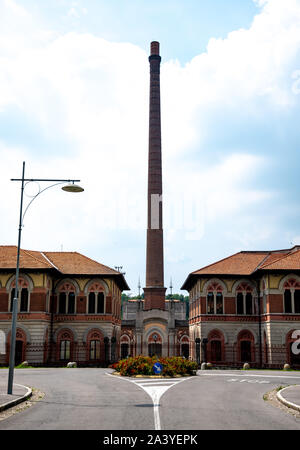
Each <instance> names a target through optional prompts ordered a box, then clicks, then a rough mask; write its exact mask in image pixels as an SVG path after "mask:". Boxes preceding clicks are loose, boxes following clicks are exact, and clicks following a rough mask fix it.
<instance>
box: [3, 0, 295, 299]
mask: <svg viewBox="0 0 300 450" xmlns="http://www.w3.org/2000/svg"><path fill="white" fill-rule="evenodd" d="M154 40H157V41H159V42H160V53H161V57H162V63H161V113H162V160H163V203H164V253H165V261H164V266H165V286H166V287H167V288H169V286H170V279H171V278H172V285H173V293H175V292H177V293H183V294H185V295H186V294H187V293H186V291H180V287H181V286H182V284H183V282H184V281H185V279H186V278H187V276H188V274H189V273H190V272H192V271H195V270H197V269H199V268H201V267H203V266H206V265H208V264H211V263H213V262H215V261H217V260H219V259H222V258H225V257H227V256H229V255H231V254H233V253H236V252H239V251H241V250H275V249H280V248H290V247H291V246H293V245H297V244H299V245H300V229H299V223H300V205H299V195H300V183H299V143H300V127H299V110H300V102H299V100H300V58H299V56H300V0H285V1H282V0H255V1H254V0H242V1H239V2H237V1H236V0H226V1H225V0H159V1H158V0H152V1H151V2H150V1H148V0H110V1H108V0H84V1H83V0H82V1H80V0H78V1H70V0H43V2H41V1H39V0H0V157H1V159H0V192H1V194H0V201H1V220H0V235H1V245H17V234H18V220H19V205H20V183H18V182H12V181H10V180H11V178H20V177H21V174H22V162H23V161H25V163H26V166H25V167H26V168H25V176H26V177H27V178H55V179H56V178H61V179H71V178H72V179H73V178H75V179H80V180H81V182H80V183H79V184H81V185H82V186H83V187H84V189H85V190H84V192H83V193H80V194H70V193H67V192H64V191H62V190H61V189H60V187H59V186H57V187H53V188H51V189H47V190H46V191H45V192H43V193H41V195H39V196H38V197H36V199H35V200H34V201H33V203H32V205H31V206H30V208H29V209H28V212H27V213H26V215H25V217H24V227H23V230H22V242H21V246H22V248H24V249H30V250H40V251H62V250H63V251H77V252H80V253H83V254H85V255H86V256H88V257H90V258H92V259H95V260H97V261H99V262H101V263H103V264H105V265H108V266H110V267H112V268H114V267H116V266H118V267H120V266H122V271H124V272H125V273H126V275H125V277H126V280H127V282H128V284H129V286H130V289H131V291H130V292H131V294H132V295H133V294H137V292H138V288H137V286H138V280H139V278H140V281H141V286H142V287H144V285H145V261H146V254H145V253H146V252H145V247H146V214H147V205H146V198H147V196H146V192H147V156H148V154H147V152H148V119H149V116H148V108H149V103H148V102H149V63H148V55H149V50H150V42H151V41H154ZM46 186H47V185H46V184H44V183H40V186H39V185H38V184H37V183H29V184H28V185H27V186H26V188H25V194H26V195H25V200H24V201H25V206H26V204H28V202H29V201H30V200H31V199H32V198H33V197H32V196H34V195H35V194H36V193H38V192H39V191H38V190H39V189H43V188H44V187H46ZM169 292H170V291H169V289H168V291H167V293H169Z"/></svg>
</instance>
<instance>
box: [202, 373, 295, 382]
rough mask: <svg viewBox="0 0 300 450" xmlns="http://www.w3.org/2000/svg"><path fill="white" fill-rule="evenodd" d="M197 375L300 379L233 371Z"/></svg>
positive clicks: (288, 376)
mask: <svg viewBox="0 0 300 450" xmlns="http://www.w3.org/2000/svg"><path fill="white" fill-rule="evenodd" d="M197 376H200V377H203V376H208V377H232V376H235V377H255V378H258V377H262V378H295V379H297V380H299V381H300V376H298V377H297V376H295V377H293V376H290V375H258V374H256V375H251V374H249V375H248V374H247V375H245V374H243V375H239V374H236V373H234V374H233V373H201V375H197Z"/></svg>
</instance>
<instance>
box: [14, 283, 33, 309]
mask: <svg viewBox="0 0 300 450" xmlns="http://www.w3.org/2000/svg"><path fill="white" fill-rule="evenodd" d="M18 285H19V289H18V300H19V301H18V312H28V311H29V284H28V282H27V280H25V279H23V278H20V279H19V283H18ZM15 295H16V289H15V287H13V288H12V289H11V291H10V312H12V310H13V300H14V298H15Z"/></svg>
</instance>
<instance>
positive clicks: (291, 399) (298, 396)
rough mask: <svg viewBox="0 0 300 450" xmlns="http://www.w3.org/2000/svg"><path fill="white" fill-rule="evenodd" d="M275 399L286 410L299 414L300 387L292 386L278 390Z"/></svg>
mask: <svg viewBox="0 0 300 450" xmlns="http://www.w3.org/2000/svg"><path fill="white" fill-rule="evenodd" d="M277 399H278V400H279V401H280V402H281V403H282V404H283V405H285V406H287V407H288V408H292V409H294V410H296V411H298V412H300V386H299V385H292V386H287V387H285V388H283V389H280V390H279V391H278V392H277Z"/></svg>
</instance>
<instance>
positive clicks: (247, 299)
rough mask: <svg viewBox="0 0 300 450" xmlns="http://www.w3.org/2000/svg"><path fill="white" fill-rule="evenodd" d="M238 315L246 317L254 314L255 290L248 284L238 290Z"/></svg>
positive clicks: (242, 285)
mask: <svg viewBox="0 0 300 450" xmlns="http://www.w3.org/2000/svg"><path fill="white" fill-rule="evenodd" d="M236 313H237V314H246V315H252V314H253V313H254V305H253V288H252V286H250V285H249V284H248V283H246V282H243V283H241V284H239V286H238V287H237V288H236Z"/></svg>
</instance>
